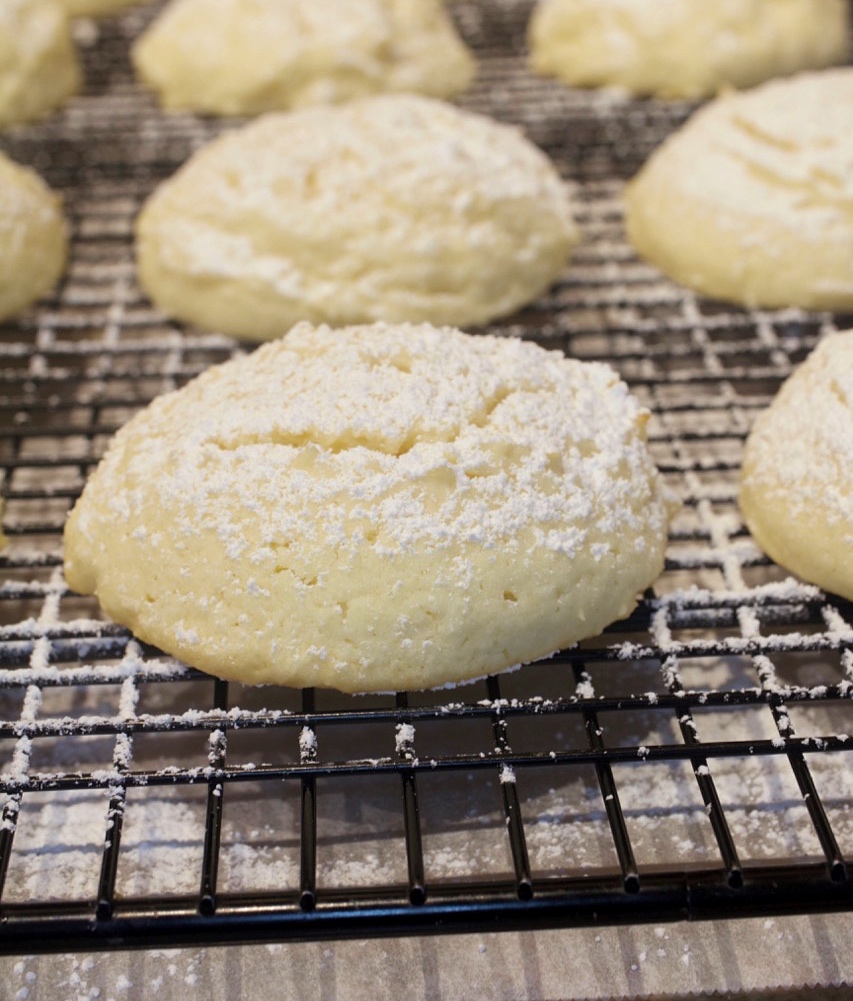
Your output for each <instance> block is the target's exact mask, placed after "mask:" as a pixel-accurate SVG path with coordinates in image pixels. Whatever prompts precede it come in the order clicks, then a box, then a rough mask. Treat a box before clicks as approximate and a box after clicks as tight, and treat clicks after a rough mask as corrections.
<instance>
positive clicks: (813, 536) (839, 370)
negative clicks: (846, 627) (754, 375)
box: [740, 331, 853, 600]
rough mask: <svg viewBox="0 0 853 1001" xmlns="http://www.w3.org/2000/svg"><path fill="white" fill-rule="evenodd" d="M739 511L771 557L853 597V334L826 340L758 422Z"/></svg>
mask: <svg viewBox="0 0 853 1001" xmlns="http://www.w3.org/2000/svg"><path fill="white" fill-rule="evenodd" d="M740 507H741V511H742V512H743V515H744V518H745V520H746V523H747V526H748V527H749V530H750V532H752V535H753V537H754V538H755V541H756V542H757V543H758V544H759V546H761V548H762V549H763V550H764V551H765V552H766V553H767V554H768V556H770V557H771V559H773V560H774V561H775V562H776V563H778V564H780V565H781V566H783V567H785V569H787V570H790V571H792V572H793V573H795V574H796V575H797V576H798V577H801V578H802V579H803V580H806V581H808V582H810V583H812V584H817V585H818V586H819V587H822V588H824V589H825V590H827V591H831V592H832V593H834V594H840V595H842V596H843V597H845V598H848V599H850V600H853V331H848V332H846V333H842V334H835V335H833V336H830V337H827V338H826V339H825V340H823V341H821V342H820V343H819V344H818V346H817V348H816V349H815V350H814V351H813V352H812V353H811V355H809V357H808V358H807V359H806V361H805V362H804V363H803V364H802V365H801V366H800V367H799V368H798V369H797V370H796V371H795V372H794V374H793V375H792V376H791V377H790V378H789V379H788V380H787V382H785V384H784V385H783V386H782V388H781V389H780V390H779V392H778V394H777V395H776V397H775V399H774V400H773V402H772V403H771V404H770V406H769V407H768V409H767V410H765V411H764V412H763V413H762V414H760V415H759V417H758V419H757V420H756V421H755V424H754V425H753V428H752V431H751V432H750V435H749V438H748V439H747V442H746V448H745V450H744V456H743V468H742V473H741V485H740Z"/></svg>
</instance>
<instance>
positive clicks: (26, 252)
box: [0, 153, 68, 320]
mask: <svg viewBox="0 0 853 1001" xmlns="http://www.w3.org/2000/svg"><path fill="white" fill-rule="evenodd" d="M67 253H68V229H67V226H66V223H65V216H64V214H63V211H62V201H61V199H60V197H59V196H58V195H55V194H54V193H53V192H52V191H51V190H50V189H49V188H48V186H47V185H46V184H45V183H44V181H42V179H41V178H40V177H39V176H38V175H37V174H36V173H34V172H33V171H32V170H29V169H28V168H26V167H21V166H19V165H18V164H16V163H13V162H12V161H11V160H9V159H8V158H7V157H5V156H3V154H2V153H0V320H2V319H5V318H6V317H9V316H12V315H13V314H14V313H17V312H19V311H20V310H22V309H23V308H24V307H25V306H28V305H29V304H30V303H31V302H34V301H35V300H36V299H38V297H39V296H40V295H43V294H44V293H45V292H47V291H48V290H49V289H50V288H52V287H53V285H54V284H55V283H56V281H57V280H58V279H59V277H60V275H61V274H62V272H63V270H64V269H65V260H66V256H67Z"/></svg>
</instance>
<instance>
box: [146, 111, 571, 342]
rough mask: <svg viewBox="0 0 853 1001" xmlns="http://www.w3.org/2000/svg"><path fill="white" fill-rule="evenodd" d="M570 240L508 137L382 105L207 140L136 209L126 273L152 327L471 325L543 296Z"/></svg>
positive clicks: (563, 196)
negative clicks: (159, 323)
mask: <svg viewBox="0 0 853 1001" xmlns="http://www.w3.org/2000/svg"><path fill="white" fill-rule="evenodd" d="M576 238H577V237H576V230H575V227H574V224H573V222H572V218H571V210H570V206H569V200H568V195H567V192H566V189H565V187H564V185H563V183H562V181H561V180H560V178H559V176H558V174H557V172H556V170H555V169H554V167H553V165H552V164H551V163H550V161H549V160H548V159H547V158H546V156H545V155H544V154H543V153H542V152H541V151H540V150H539V149H537V148H536V147H535V146H533V145H532V144H531V143H529V142H528V141H527V140H526V139H525V138H524V137H523V136H522V135H521V134H520V133H519V132H518V131H516V130H515V129H514V128H511V127H509V126H506V125H501V124H498V123H496V122H494V121H492V120H491V119H488V118H485V117H483V116H480V115H473V114H470V113H466V112H463V111H460V110H459V109H457V108H455V107H453V106H452V105H449V104H445V103H443V102H441V101H435V100H432V99H430V98H425V97H415V96H413V95H383V96H380V97H373V98H365V99H364V100H363V101H356V102H353V103H351V104H348V105H344V106H341V107H337V108H307V109H303V110H302V111H297V112H291V113H289V114H279V115H269V116H264V117H263V118H261V119H258V120H256V121H254V122H252V123H250V124H249V125H247V126H244V127H243V128H241V129H237V130H233V131H231V132H228V133H227V134H225V135H223V136H221V137H220V138H218V139H216V140H214V142H212V143H211V144H210V145H208V146H207V147H205V148H204V149H202V150H200V151H199V152H198V153H197V154H196V155H195V156H194V157H192V159H191V160H190V161H189V162H188V163H187V164H186V165H185V166H184V167H183V168H182V169H181V170H180V171H179V172H178V173H177V175H176V176H175V177H173V178H172V179H171V180H169V181H168V182H166V183H165V184H163V185H162V186H161V187H160V188H159V189H158V190H157V191H156V192H155V193H154V195H153V196H152V197H151V198H150V199H149V201H148V202H147V204H146V205H145V206H144V209H143V211H142V213H141V214H140V217H139V220H138V224H137V262H138V270H139V280H140V282H141V284H142V287H143V288H144V289H145V291H146V292H147V293H148V295H149V296H150V297H151V299H152V300H153V301H154V302H155V303H156V304H157V305H158V306H160V307H161V308H162V309H163V310H165V312H167V313H168V314H170V315H172V316H174V317H177V318H178V319H180V320H184V321H187V322H189V323H194V324H197V325H199V326H201V327H207V328H209V329H214V330H218V331H220V332H222V333H226V334H232V335H234V336H236V337H243V338H248V339H253V340H264V339H268V338H271V337H277V336H279V335H280V334H281V333H282V331H284V330H287V329H289V328H290V327H291V326H292V325H293V324H294V323H297V322H299V321H300V320H308V321H311V322H314V323H330V324H333V325H335V326H345V325H347V324H358V323H369V322H372V321H375V320H387V321H390V322H421V321H424V322H429V323H434V324H437V325H442V324H448V325H454V326H470V325H474V324H481V323H485V322H486V321H488V320H490V319H492V318H494V317H496V316H501V315H504V314H507V313H511V312H512V311H513V310H515V309H517V308H518V307H519V306H521V305H522V304H524V303H526V302H528V301H530V300H531V299H534V298H535V297H536V296H537V295H539V294H540V293H541V292H542V291H544V290H545V289H546V288H547V287H548V286H549V285H550V283H551V282H552V281H553V280H554V279H555V278H556V277H557V276H558V275H559V274H560V273H561V272H562V271H563V269H564V267H565V265H566V263H567V260H568V257H569V252H570V250H571V247H572V245H573V244H574V242H575V241H576Z"/></svg>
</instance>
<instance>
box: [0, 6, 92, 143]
mask: <svg viewBox="0 0 853 1001" xmlns="http://www.w3.org/2000/svg"><path fill="white" fill-rule="evenodd" d="M81 78H82V74H81V69H80V63H79V60H78V57H77V50H76V48H75V46H74V42H73V40H72V38H71V28H70V25H69V23H68V16H67V14H66V12H65V10H64V9H63V7H62V4H61V3H59V2H58V0H2V3H0V128H3V127H5V126H8V125H14V124H16V123H18V122H30V121H35V120H36V119H39V118H44V117H45V116H46V115H48V114H49V113H50V112H51V111H53V110H54V108H58V107H59V106H60V105H61V104H62V103H63V102H64V101H66V100H67V99H68V98H69V97H71V95H72V94H75V93H76V92H77V90H78V89H79V87H80V82H81Z"/></svg>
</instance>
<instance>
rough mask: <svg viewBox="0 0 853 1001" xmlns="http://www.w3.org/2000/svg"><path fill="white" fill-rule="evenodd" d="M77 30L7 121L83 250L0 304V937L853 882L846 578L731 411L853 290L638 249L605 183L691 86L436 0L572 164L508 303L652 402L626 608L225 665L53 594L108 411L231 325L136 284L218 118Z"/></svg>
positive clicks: (750, 404)
mask: <svg viewBox="0 0 853 1001" xmlns="http://www.w3.org/2000/svg"><path fill="white" fill-rule="evenodd" d="M156 7H157V5H154V6H153V7H152V6H150V5H149V6H142V7H140V8H138V9H136V10H132V11H130V12H129V13H127V14H126V15H124V16H122V17H119V18H117V19H114V20H111V21H105V22H102V23H101V25H100V26H99V28H98V30H97V31H96V32H95V33H94V34H93V35H91V36H90V37H87V38H86V39H85V42H86V46H85V61H86V69H87V81H88V82H87V91H86V93H85V94H84V95H83V96H82V97H80V98H78V99H77V100H75V101H74V102H72V104H71V105H70V106H69V107H68V108H67V109H65V110H64V111H63V112H62V113H61V114H59V115H58V116H55V117H54V118H53V119H52V120H51V121H49V122H48V123H45V124H41V125H37V126H29V127H26V128H19V129H17V130H13V131H11V132H9V133H7V134H5V135H4V136H3V137H2V147H3V149H4V150H5V151H6V152H7V153H9V154H10V155H12V156H14V157H15V158H17V159H19V160H20V161H22V162H25V163H29V164H31V165H33V166H35V167H37V168H38V169H39V170H40V171H41V172H42V173H43V174H44V176H45V177H46V178H47V179H48V181H49V182H50V183H51V184H52V185H54V186H55V187H56V188H58V189H59V190H61V191H62V192H63V194H64V196H65V198H66V205H67V209H68V212H69V215H70V218H71V221H72V225H73V230H74V238H73V246H72V254H71V263H70V268H69V271H68V274H67V276H66V278H65V280H64V282H63V283H62V284H61V286H60V287H59V288H58V289H57V290H56V291H55V293H54V294H53V295H52V296H50V297H48V298H47V299H45V300H44V301H43V302H42V303H40V304H39V306H38V308H35V309H33V310H31V311H30V312H28V313H27V314H26V315H24V316H22V317H21V318H19V319H17V320H16V321H13V322H7V323H6V324H4V325H0V495H2V498H3V499H4V502H5V515H4V527H5V532H6V535H7V537H8V545H7V546H6V548H5V549H4V550H3V551H2V552H0V571H2V573H1V574H0V581H2V582H0V811H2V815H1V816H0V917H2V922H0V951H7V952H10V951H20V950H25V951H29V952H33V951H43V950H60V949H67V948H74V947H79V946H81V945H86V946H87V947H89V948H110V947H118V946H127V945H149V946H150V945H156V944H168V945H177V944H180V943H189V942H193V943H195V944H199V943H202V942H236V941H251V940H263V939H287V938H320V937H335V936H358V937H366V936H369V935H381V934H406V933H413V932H427V931H442V930H444V931H454V930H463V929H468V930H473V929H485V928H519V929H530V928H535V927H543V926H555V925H586V924H591V923H594V922H616V921H637V922H639V921H665V920H683V919H690V918H697V917H736V916H741V915H743V916H746V915H756V914H771V913H801V912H806V911H811V910H833V909H842V908H845V909H846V908H849V907H850V906H851V903H853V894H851V890H850V884H849V882H848V876H847V869H846V865H845V861H844V851H845V847H846V849H847V851H848V852H849V850H850V847H849V846H850V841H851V838H853V810H851V804H853V777H851V769H850V749H851V747H853V741H851V740H850V739H849V738H848V737H847V733H849V732H853V709H851V703H850V698H851V693H853V609H851V607H850V606H849V605H848V604H847V603H845V602H842V601H840V600H838V599H836V598H833V597H831V596H827V595H824V594H823V593H821V592H820V591H819V590H817V589H816V588H813V587H810V586H807V585H804V584H801V583H797V582H795V581H792V580H790V579H789V578H788V575H787V574H786V573H785V572H784V571H782V570H780V569H779V568H777V567H775V566H773V565H772V564H771V563H770V562H769V561H768V560H767V559H766V558H765V557H764V556H763V555H762V554H761V552H760V551H759V550H758V549H757V548H756V546H755V545H754V544H753V543H752V541H751V539H750V538H749V535H748V533H747V531H746V529H745V527H744V525H743V522H742V520H741V517H740V514H739V512H738V509H737V504H736V490H737V476H738V465H739V458H740V451H741V447H742V443H743V440H744V436H745V433H746V431H747V430H748V428H749V426H750V423H751V420H752V418H753V416H754V415H755V414H756V413H757V412H758V411H759V410H760V409H761V408H763V407H764V406H766V405H767V403H768V402H769V400H770V399H771V397H772V395H773V393H774V392H775V390H776V389H777V387H778V385H779V384H780V382H781V380H783V379H784V378H785V377H786V376H787V375H788V374H789V373H790V372H791V371H792V369H793V368H794V367H795V366H796V365H797V364H798V363H799V362H800V361H802V359H803V358H804V357H805V356H806V355H807V354H808V352H809V351H810V350H811V349H812V348H813V346H814V345H815V344H816V343H817V340H818V339H819V337H821V336H822V335H824V334H826V333H829V332H831V331H832V330H834V329H837V328H842V327H844V326H847V325H851V326H853V323H851V322H850V320H849V319H848V320H845V319H844V318H841V317H834V318H833V317H830V316H826V315H807V314H802V313H798V312H795V311H788V312H784V313H756V312H746V311H741V310H737V309H733V308H731V307H727V306H722V305H720V304H718V303H714V302H710V301H708V300H703V299H700V298H697V297H695V296H694V295H692V294H691V293H689V292H687V291H685V290H683V289H680V288H677V287H676V286H674V285H673V284H671V283H670V282H668V281H666V280H664V279H663V278H662V277H661V276H660V275H659V274H658V273H657V272H655V271H654V269H652V268H650V267H648V266H646V265H644V264H641V263H640V262H639V261H638V260H637V259H636V258H635V257H634V255H633V254H632V252H631V250H630V249H629V247H628V246H627V244H626V242H625V239H624V235H623V231H622V224H621V212H620V203H619V196H620V191H621V188H622V184H623V183H624V181H625V179H626V178H627V177H629V176H630V175H631V174H632V173H633V172H634V171H635V170H636V169H637V168H638V167H639V165H640V164H641V163H642V161H643V160H644V159H645V157H646V156H647V155H648V153H649V152H650V151H651V150H652V149H653V148H654V147H655V146H656V145H657V144H658V143H659V142H660V141H661V140H662V139H663V137H664V136H665V135H666V134H667V133H668V132H670V131H671V130H672V129H673V128H675V127H676V126H677V125H679V124H680V123H681V122H682V121H683V120H684V119H685V117H686V116H687V115H688V114H689V112H690V110H691V108H690V106H688V105H686V104H670V105H666V104H662V103H659V102H654V101H629V100H625V99H620V98H617V97H616V96H614V95H612V94H610V95H608V94H584V93H580V92H576V91H570V90H568V89H565V88H563V87H561V86H560V85H558V84H556V83H551V82H547V81H543V80H538V79H535V78H534V77H532V76H531V75H529V73H528V72H527V71H526V69H525V65H524V45H523V37H524V23H525V18H526V16H527V13H528V11H529V4H526V3H524V2H521V0H519V2H515V3H511V2H506V0H505V2H503V3H499V4H498V3H496V4H493V5H487V4H484V3H477V2H474V0H468V2H460V3H457V4H455V5H454V8H453V9H454V13H455V15H456V16H457V19H458V22H459V24H460V27H461V29H462V30H463V32H464V33H465V35H466V36H467V38H468V41H469V42H470V44H471V45H472V46H473V48H474V49H475V51H476V52H477V55H478V57H479V59H480V65H481V72H480V77H479V80H478V82H477V85H476V86H475V88H474V89H473V90H472V92H471V93H470V94H468V95H466V97H465V98H464V100H463V102H462V103H463V104H464V105H466V106H467V107H470V108H472V109H474V110H477V111H481V112H484V113H487V114H491V115H493V116H495V117H497V118H500V119H503V120H507V121H513V122H516V123H518V124H520V125H522V126H523V127H524V128H525V130H526V131H527V134H528V135H529V136H530V137H531V138H532V139H533V140H535V141H536V142H538V143H539V144H540V145H541V146H543V148H545V149H546V150H547V151H548V152H549V153H550V154H551V156H552V157H553V159H554V161H555V162H556V164H557V165H558V167H559V169H560V170H561V172H562V173H563V175H564V176H565V177H566V178H567V179H569V180H570V181H571V182H572V183H573V184H574V188H575V194H576V198H577V204H578V206H579V221H580V223H581V225H582V228H583V233H584V242H583V244H582V246H581V247H580V248H579V250H578V251H577V253H576V255H575V258H574V260H573V262H572V265H571V267H570V269H569V270H568V271H567V273H566V275H565V278H564V279H563V280H562V281H561V282H559V283H558V284H557V285H556V286H555V287H554V288H553V289H552V290H551V292H549V293H548V294H547V295H546V296H544V297H543V298H542V299H541V300H539V301H538V302H536V303H535V304H533V305H532V306H530V307H529V308H527V309H525V310H524V311H522V312H521V313H520V314H518V315H517V316H515V317H512V318H511V319H510V320H508V321H507V322H505V323H502V324H496V325H494V326H493V327H492V328H491V329H492V330H493V331H494V332H498V333H506V334H516V335H521V336H525V337H529V338H532V339H534V340H537V341H538V342H540V343H542V344H544V345H546V346H548V347H551V348H557V347H559V348H561V349H563V350H565V351H566V352H567V353H568V354H570V355H573V356H575V357H578V358H584V359H597V360H599V359H603V360H607V361H609V362H610V363H611V364H612V365H613V366H614V367H615V368H616V369H617V370H618V371H619V372H620V374H621V375H622V376H623V377H624V378H625V379H626V380H627V381H628V383H629V384H630V385H631V387H632V389H633V390H634V391H635V392H636V393H637V394H638V395H639V396H640V397H641V398H642V399H643V400H644V401H645V402H646V403H647V404H648V405H649V407H650V408H651V410H652V412H653V418H652V422H651V425H650V426H651V443H652V447H653V449H654V452H655V455H656V458H657V460H658V462H659V464H660V466H661V469H662V470H663V471H664V473H665V475H666V476H667V478H668V479H669V481H670V482H671V484H672V485H673V487H674V488H675V489H676V490H677V491H678V492H679V494H680V496H681V497H682V499H683V502H684V507H683V511H682V513H681V515H680V516H679V517H678V519H677V520H676V522H675V524H674V525H673V529H672V533H671V539H670V546H669V550H668V557H667V563H666V570H665V572H664V574H663V576H662V577H661V579H660V580H659V581H658V582H657V583H656V585H655V587H654V588H653V589H652V590H651V591H650V592H649V593H648V594H647V595H646V596H645V598H644V600H643V601H642V602H641V604H640V605H639V606H638V608H637V610H636V612H635V613H634V615H633V616H632V617H631V618H630V619H629V620H628V621H626V622H623V623H619V624H617V625H615V626H613V627H612V628H611V629H609V630H608V631H607V632H606V634H605V635H604V636H602V637H600V638H599V639H597V640H594V641H590V642H586V643H583V644H581V645H580V646H579V647H578V648H577V649H573V650H570V651H567V652H565V653H563V654H562V655H560V656H557V657H555V658H553V659H552V660H550V661H548V662H547V663H543V664H538V665H531V666H530V667H527V668H524V669H522V670H520V671H518V672H515V673H510V674H507V675H504V676H502V677H500V678H490V679H488V680H487V681H484V682H482V683H478V684H474V685H470V686H465V687H462V688H459V689H457V690H455V691H452V692H447V691H445V692H439V693H409V694H402V693H401V694H399V695H397V696H396V697H391V696H381V697H379V696H377V697H360V698H349V697H344V696H341V695H338V694H336V693H331V692H320V691H317V692H314V691H310V690H308V691H304V692H295V691H290V690H279V689H274V688H268V689H256V688H244V687H242V686H240V685H237V684H233V683H232V684H226V683H222V682H216V681H214V680H212V679H210V678H207V677H205V676H203V675H201V674H199V673H198V672H195V671H192V670H189V669H187V668H185V667H184V666H182V665H180V664H178V663H176V662H175V661H173V660H172V659H170V658H168V657H165V656H163V655H162V654H160V653H159V652H158V651H156V650H153V649H150V648H147V647H145V646H143V645H141V644H139V643H138V642H136V641H135V640H134V639H133V638H132V637H130V636H129V635H128V633H127V632H126V630H124V629H122V628H119V627H117V626H115V625H114V624H111V623H109V622H107V621H105V620H104V617H103V615H102V613H101V612H100V610H99V608H98V606H97V603H96V602H94V601H93V600H91V599H82V598H79V597H77V596H75V595H73V594H72V593H70V592H69V591H68V590H67V588H66V587H65V584H64V582H63V579H62V575H61V545H62V541H61V533H62V527H63V523H64V519H65V516H66V513H67V511H68V509H69V507H70V505H71V504H72V503H73V500H74V498H75V497H76V496H77V494H78V493H79V491H80V489H81V486H82V484H83V482H84V481H85V478H86V476H87V475H88V473H89V472H90V471H91V470H92V468H93V466H94V464H95V463H96V461H97V459H98V457H99V456H100V455H101V454H102V452H103V450H104V447H105V445H106V442H107V441H108V439H109V436H110V435H111V433H112V432H113V431H114V430H115V429H116V428H117V427H119V426H120V425H121V424H122V423H123V422H124V421H125V420H126V419H127V418H128V417H129V416H130V415H131V414H132V413H134V412H135V411H136V410H137V409H138V408H139V407H140V406H142V405H144V404H145V403H147V402H148V401H149V400H150V399H151V398H152V397H154V396H155V395H156V394H158V393H161V392H163V391H166V390H168V389H171V388H173V387H175V386H178V385H181V384H183V383H184V382H186V380H187V379H189V378H190V377H192V376H194V375H195V374H197V373H198V372H200V371H202V370H203V369H205V368H206V367H207V366H209V365H211V364H213V363H216V362H220V361H222V360H224V359H226V358H228V357H230V356H232V355H233V354H234V353H235V352H236V351H238V350H246V349H247V348H246V346H245V345H238V344H237V343H235V342H233V341H230V340H228V339H226V338H223V337H220V336H218V335H215V334H210V333H204V332H200V331H197V330H191V329H189V330H187V329H183V328H182V327H180V326H178V325H176V324H174V323H171V322H169V321H168V320H167V319H165V318H164V317H163V316H162V315H161V314H160V313H158V312H157V311H156V310H154V309H153V308H152V307H151V305H150V304H149V303H148V302H147V301H146V299H145V298H144V297H143V296H142V295H141V293H140V292H139V291H138V289H137V287H136V285H135V281H134V269H133V254H132V226H133V219H134V217H135V215H136V212H137V211H138V209H139V207H140V204H141V202H142V201H143V199H144V198H145V197H146V196H147V194H148V193H149V192H150V191H151V190H152V189H153V187H154V186H155V185H156V183H157V182H158V181H160V180H161V179H162V178H164V177H167V176H168V175H169V174H171V173H172V172H173V171H174V170H175V169H176V168H177V166H178V165H179V164H180V163H181V162H182V161H183V160H184V159H185V158H186V157H187V156H188V155H189V154H190V153H191V152H192V151H193V150H194V149H196V148H198V146H200V145H201V144H202V143H203V142H205V141H206V140H207V139H209V138H210V137H212V136H213V135H214V134H215V133H216V131H217V130H218V129H220V128H223V127H227V124H223V123H217V122H212V121H204V120H200V119H196V118H194V117H192V116H185V115H177V116H171V117H164V116H162V115H160V114H159V113H158V112H157V110H156V108H155V107H154V103H153V101H152V100H151V99H150V97H148V96H147V95H145V94H143V93H142V92H141V91H139V90H138V89H137V88H136V86H135V85H134V83H133V79H132V75H131V71H130V68H129V63H128V58H127V50H128V44H129V41H130V40H131V39H132V38H133V37H135V36H136V34H137V33H138V32H139V30H140V29H141V27H142V26H143V25H144V24H145V23H147V21H148V20H149V19H150V18H151V16H152V15H153V13H154V10H155V9H156Z"/></svg>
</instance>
